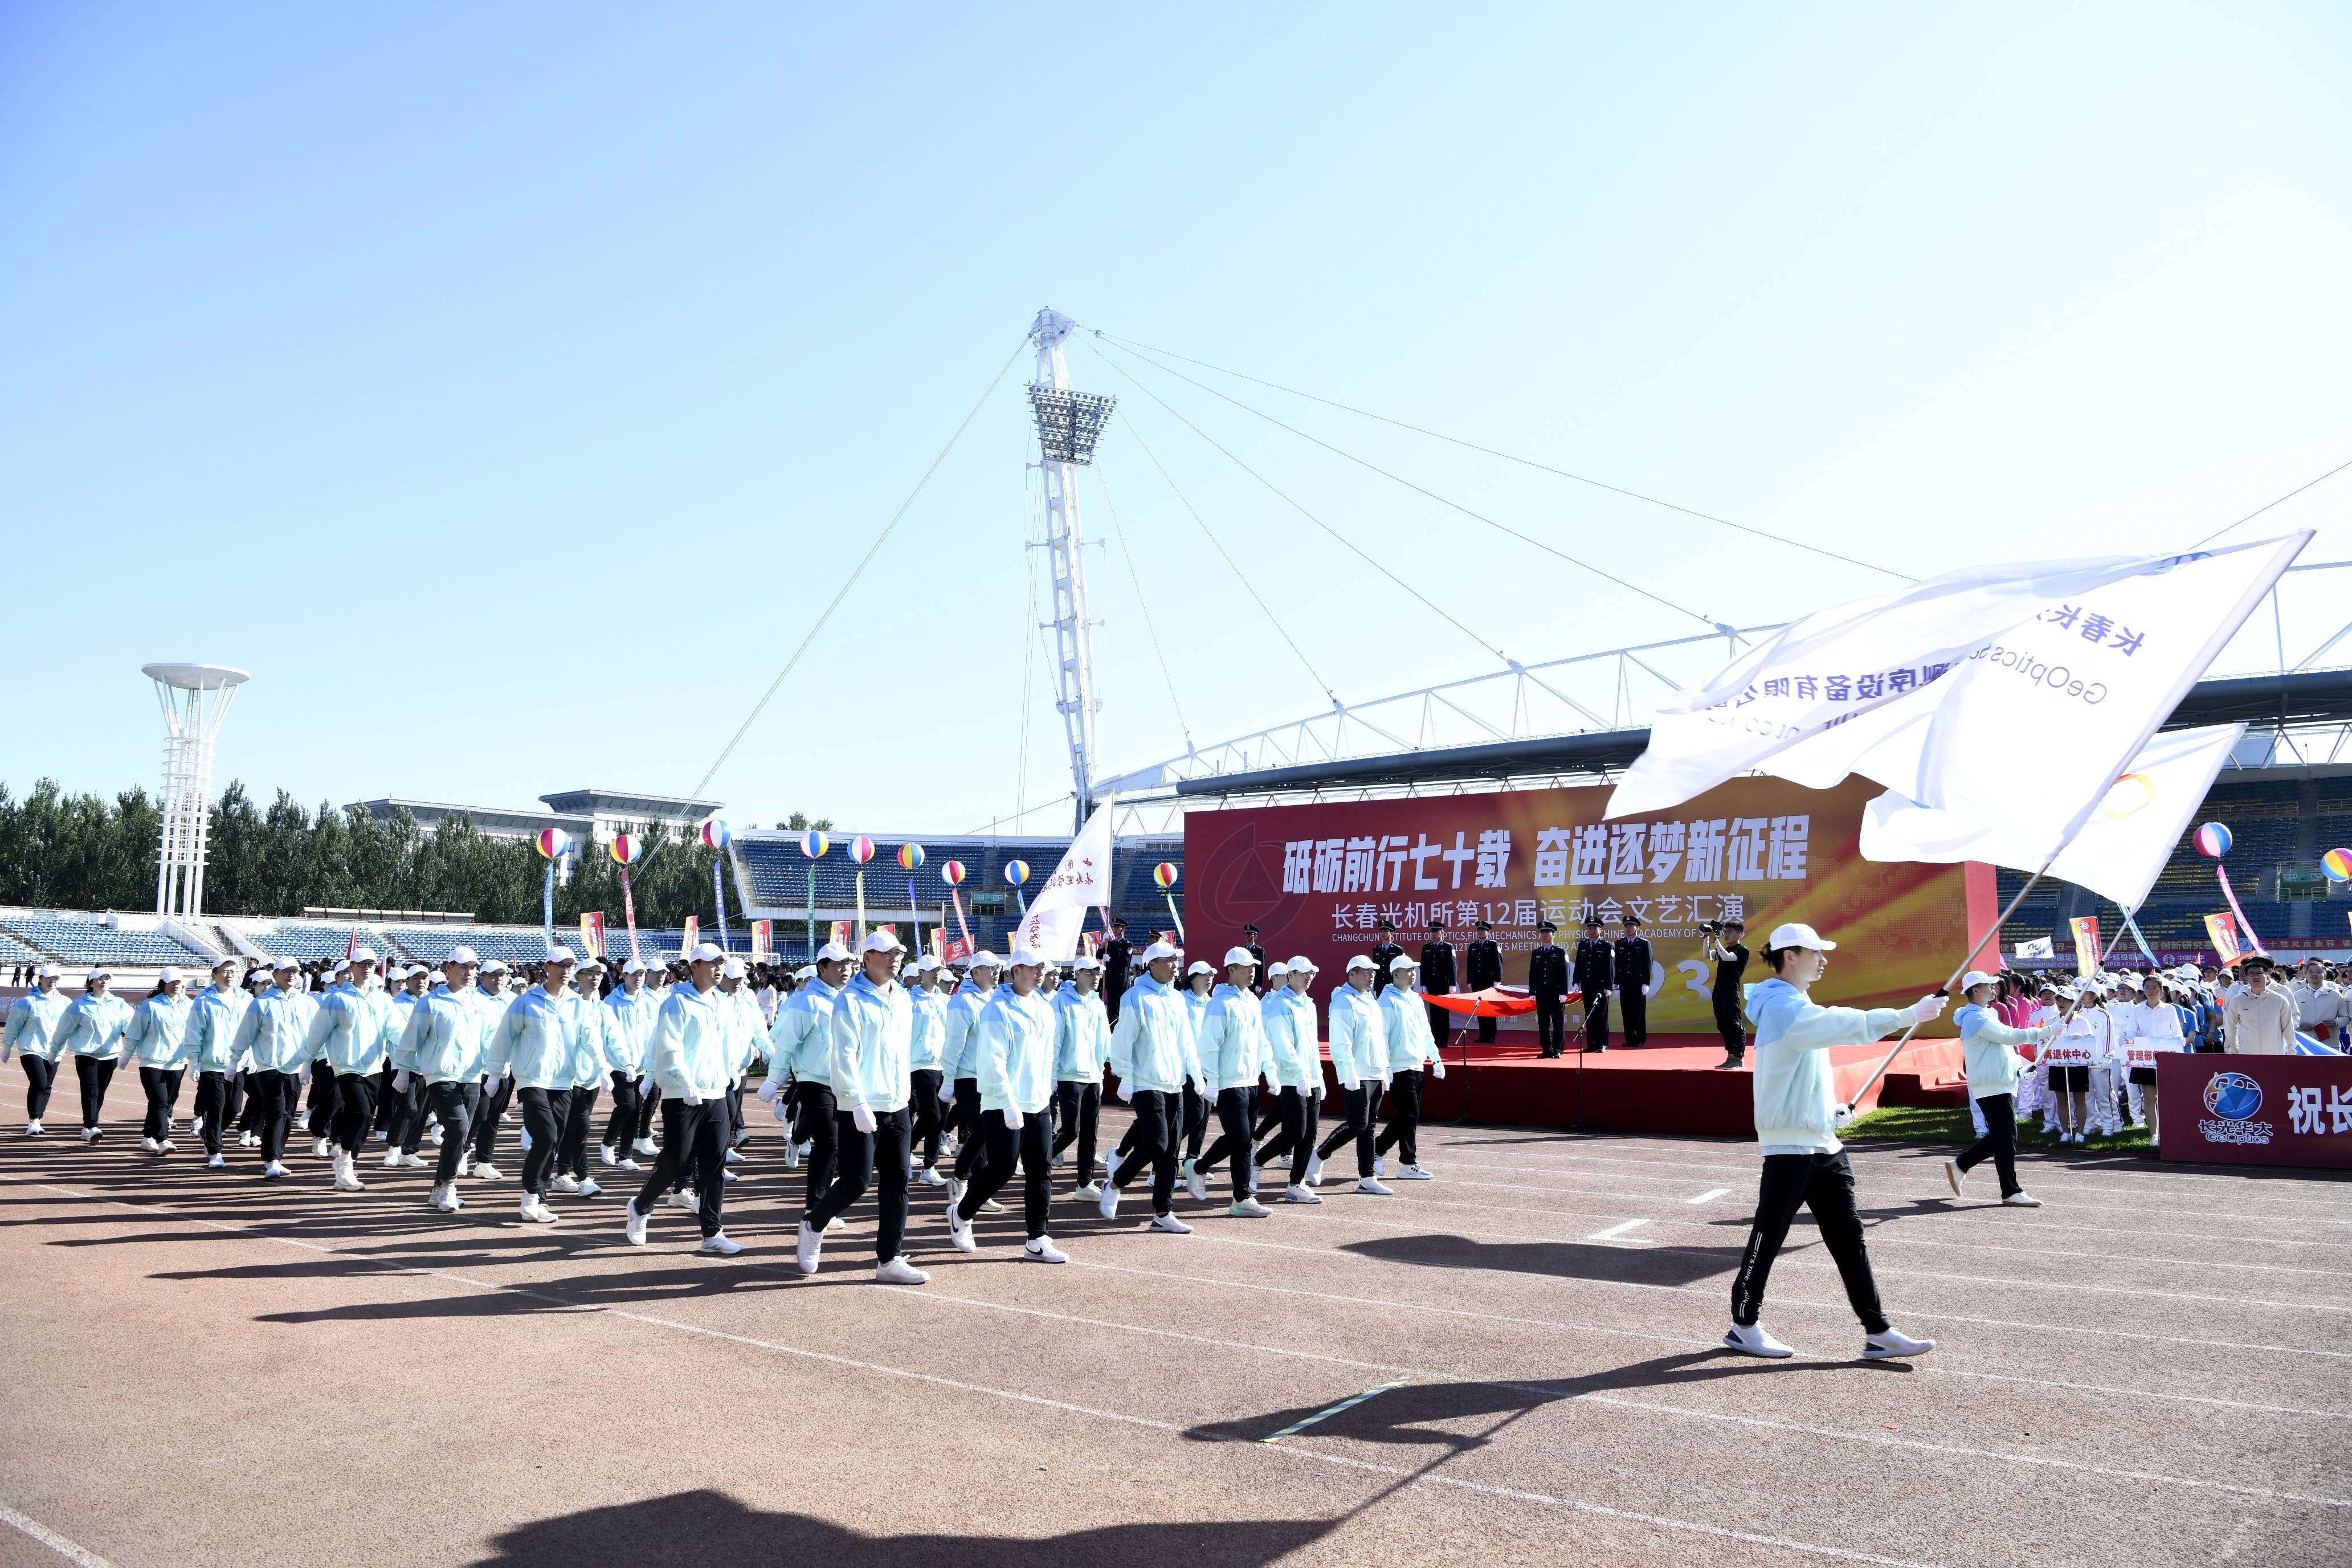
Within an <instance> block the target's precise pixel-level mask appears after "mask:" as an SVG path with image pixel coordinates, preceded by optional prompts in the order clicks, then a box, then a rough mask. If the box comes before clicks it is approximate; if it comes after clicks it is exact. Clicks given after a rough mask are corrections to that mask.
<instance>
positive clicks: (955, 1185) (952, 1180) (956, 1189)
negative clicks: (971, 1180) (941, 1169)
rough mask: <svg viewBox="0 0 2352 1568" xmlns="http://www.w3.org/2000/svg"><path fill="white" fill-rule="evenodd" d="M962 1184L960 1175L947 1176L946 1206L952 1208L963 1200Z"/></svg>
mask: <svg viewBox="0 0 2352 1568" xmlns="http://www.w3.org/2000/svg"><path fill="white" fill-rule="evenodd" d="M963 1186H964V1183H963V1178H962V1177H961V1176H950V1177H949V1178H948V1207H950V1208H953V1207H955V1206H956V1205H958V1204H960V1203H961V1202H963Z"/></svg>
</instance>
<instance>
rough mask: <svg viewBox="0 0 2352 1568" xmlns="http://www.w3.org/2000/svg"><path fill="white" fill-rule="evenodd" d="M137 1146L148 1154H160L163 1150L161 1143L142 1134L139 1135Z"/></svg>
mask: <svg viewBox="0 0 2352 1568" xmlns="http://www.w3.org/2000/svg"><path fill="white" fill-rule="evenodd" d="M139 1147H141V1148H142V1149H144V1150H145V1151H146V1152H148V1153H150V1154H160V1153H162V1152H163V1145H162V1144H161V1143H158V1142H155V1140H153V1139H152V1138H149V1137H147V1136H145V1135H143V1134H142V1136H141V1137H140V1140H139Z"/></svg>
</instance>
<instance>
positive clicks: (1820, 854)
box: [1184, 778, 1999, 1034]
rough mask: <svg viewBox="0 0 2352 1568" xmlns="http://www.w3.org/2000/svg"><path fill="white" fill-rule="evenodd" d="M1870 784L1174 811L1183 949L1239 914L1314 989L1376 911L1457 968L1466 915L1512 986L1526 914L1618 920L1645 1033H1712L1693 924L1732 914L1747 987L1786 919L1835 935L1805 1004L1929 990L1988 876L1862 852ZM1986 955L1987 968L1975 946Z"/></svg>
mask: <svg viewBox="0 0 2352 1568" xmlns="http://www.w3.org/2000/svg"><path fill="white" fill-rule="evenodd" d="M1879 793H1880V786H1879V785H1878V784H1875V783H1874V782H1872V781H1870V780H1867V779H1855V780H1850V781H1848V782H1847V783H1845V784H1840V785H1838V786H1837V787H1835V788H1833V789H1827V790H1815V789H1808V788H1806V787H1804V786H1803V785H1801V784H1790V783H1789V782H1787V781H1786V780H1782V779H1775V778H1742V779H1735V780H1733V781H1731V782H1730V783H1728V784H1720V785H1717V787H1716V788H1714V789H1711V790H1708V791H1706V792H1705V793H1704V794H1702V795H1696V796H1695V797H1693V798H1692V799H1690V800H1688V801H1685V802H1684V803H1683V804H1682V805H1677V806H1675V807H1672V808H1671V809H1668V810H1664V811H1660V812H1658V813H1656V814H1654V816H1643V817H1638V818H1633V819H1628V820H1622V821H1615V822H1612V821H1606V820H1604V819H1603V818H1602V816H1601V813H1602V811H1603V810H1604V809H1605V808H1606V807H1607V805H1608V804H1609V800H1610V791H1609V789H1608V788H1607V787H1606V786H1592V787H1587V788H1579V789H1546V790H1512V791H1503V792H1497V793H1494V794H1487V795H1447V796H1422V797H1417V798H1413V799H1406V800H1374V801H1355V802H1347V803H1330V804H1317V805H1274V806H1255V807H1245V808H1242V809H1237V810H1228V811H1194V812H1190V813H1188V814H1186V816H1185V818H1184V867H1185V877H1184V879H1185V888H1186V892H1185V908H1184V918H1185V924H1186V926H1187V928H1188V930H1189V931H1190V935H1191V938H1192V940H1191V942H1190V943H1189V944H1188V945H1189V947H1190V949H1191V951H1192V952H1196V953H1210V954H1214V953H1219V952H1223V951H1224V950H1225V949H1226V948H1228V947H1232V946H1235V945H1237V944H1239V943H1240V942H1242V941H1243V935H1242V927H1243V926H1244V925H1255V926H1256V927H1257V928H1258V931H1259V942H1260V943H1261V945H1263V946H1264V947H1265V951H1266V953H1267V956H1268V957H1269V958H1285V959H1287V958H1289V957H1291V956H1293V955H1295V954H1298V953H1305V954H1306V955H1307V957H1309V958H1311V959H1313V960H1314V961H1315V963H1317V965H1318V968H1319V973H1318V976H1317V979H1316V985H1315V992H1316V994H1317V995H1318V997H1328V994H1329V991H1330V989H1331V987H1332V986H1333V985H1334V984H1338V983H1339V980H1340V978H1341V975H1342V973H1343V972H1344V968H1345V965H1346V963H1347V961H1348V959H1349V957H1350V956H1352V955H1354V954H1356V953H1367V954H1369V953H1370V952H1371V950H1372V949H1373V948H1374V947H1375V946H1377V945H1378V944H1379V943H1380V942H1381V933H1380V931H1379V924H1380V921H1381V920H1383V919H1386V920H1388V921H1392V922H1393V923H1394V925H1395V927H1396V933H1395V937H1394V940H1395V941H1396V942H1398V943H1399V944H1400V945H1401V946H1402V947H1403V948H1404V950H1405V951H1406V952H1409V953H1414V954H1418V952H1420V948H1421V944H1422V943H1423V942H1424V941H1426V940H1428V928H1429V926H1430V924H1431V922H1433V921H1438V922H1442V923H1444V926H1445V927H1446V940H1448V941H1450V942H1453V943H1454V955H1455V969H1456V974H1457V977H1458V979H1466V977H1467V968H1468V948H1469V944H1470V943H1471V942H1473V941H1475V939H1476V937H1477V935H1478V933H1477V931H1475V929H1474V928H1475V924H1476V922H1477V921H1481V920H1485V921H1489V922H1491V924H1492V926H1493V928H1494V929H1493V931H1491V932H1490V933H1489V934H1490V935H1491V936H1492V937H1493V939H1494V940H1495V941H1496V942H1497V943H1499V944H1500V946H1501V948H1502V950H1503V979H1504V982H1505V983H1506V984H1526V983H1527V977H1528V952H1530V951H1531V950H1533V948H1534V947H1535V946H1536V944H1537V941H1538V934H1539V933H1538V931H1537V926H1538V922H1540V921H1547V920H1549V921H1552V922H1553V923H1554V924H1555V925H1557V926H1558V927H1559V931H1558V933H1557V935H1556V937H1555V940H1556V941H1558V942H1559V943H1560V944H1561V945H1562V946H1564V947H1567V948H1569V949H1570V950H1571V951H1572V950H1573V949H1574V947H1575V944H1576V942H1577V939H1578V937H1579V936H1580V934H1581V933H1580V931H1579V930H1578V927H1579V924H1580V921H1583V920H1584V919H1585V917H1586V916H1588V915H1591V916H1596V917H1598V918H1599V919H1601V921H1604V922H1606V924H1605V931H1604V934H1606V935H1607V936H1609V937H1610V938H1612V940H1613V939H1614V938H1615V937H1616V936H1617V934H1618V928H1617V925H1616V921H1617V917H1618V916H1619V915H1621V914H1631V915H1633V917H1634V918H1635V919H1636V920H1637V921H1640V922H1641V925H1642V931H1641V934H1642V935H1643V936H1645V937H1647V938H1648V939H1649V942H1650V944H1651V959H1652V966H1653V967H1652V974H1651V984H1652V987H1653V995H1652V998H1651V1002H1650V1011H1649V1021H1650V1027H1651V1030H1652V1032H1653V1033H1685V1034H1702V1033H1704V1034H1712V1033H1713V1032H1714V1014H1713V1010H1712V1006H1711V1004H1710V1001H1709V986H1710V983H1711V982H1712V980H1713V978H1714V968H1713V966H1712V965H1711V964H1709V963H1707V962H1706V959H1705V958H1704V957H1703V956H1702V954H1701V952H1700V947H1701V943H1702V942H1703V940H1704V932H1703V931H1702V930H1701V927H1702V925H1703V924H1704V923H1706V922H1709V921H1721V920H1730V919H1738V920H1744V921H1746V922H1747V927H1748V938H1747V941H1748V947H1749V948H1750V949H1751V950H1753V951H1754V952H1755V953H1756V957H1755V959H1754V961H1753V962H1752V963H1751V964H1750V965H1749V969H1748V979H1749V980H1751V981H1756V980H1762V979H1764V978H1766V977H1767V976H1768V975H1769V971H1768V970H1767V969H1766V968H1765V966H1764V961H1763V952H1762V950H1763V947H1764V942H1765V939H1766V938H1767V937H1768V936H1769V934H1770V933H1771V931H1772V928H1773V927H1774V926H1775V925H1777V924H1779V923H1780V922H1781V921H1805V922H1807V923H1809V924H1811V925H1812V926H1814V927H1815V928H1816V929H1818V930H1819V931H1822V933H1823V934H1824V935H1826V936H1829V937H1831V938H1832V940H1834V941H1836V942H1839V943H1840V946H1839V948H1838V951H1837V952H1835V953H1834V954H1833V955H1832V959H1831V963H1830V967H1829V973H1828V974H1827V975H1826V976H1825V977H1824V979H1823V980H1822V983H1821V984H1818V985H1816V986H1814V987H1813V994H1814V996H1815V997H1816V998H1817V999H1818V1000H1820V1001H1822V1002H1824V1003H1834V1004H1841V1005H1880V1004H1885V1005H1897V1006H1899V1005H1908V1004H1909V1003H1911V1002H1914V1001H1916V1000H1917V999H1918V998H1919V997H1920V996H1921V995H1922V994H1925V993H1927V991H1929V990H1932V989H1933V988H1935V987H1936V986H1937V985H1938V984H1942V983H1943V980H1944V978H1945V976H1946V975H1947V974H1948V973H1950V971H1951V969H1952V967H1953V965H1955V964H1956V963H1959V962H1960V960H1961V958H1962V956H1963V950H1964V949H1966V947H1967V946H1968V942H1969V936H1970V935H1971V934H1982V933H1984V932H1985V931H1986V930H1987V928H1988V927H1989V926H1990V924H1991V921H1992V918H1993V916H1994V915H1995V914H1996V913H1998V912H1999V906H1998V905H1996V904H1995V903H1994V902H1993V877H1992V871H1991V868H1990V867H1987V866H1984V865H1980V864H1978V865H1969V864H1959V865H1937V866H1931V865H1922V864H1918V863H1916V862H1911V861H1895V862H1887V861H1874V860H1865V859H1864V858H1862V855H1861V852H1860V849H1859V847H1858V843H1857V840H1858V837H1859V834H1860V829H1861V822H1862V810H1863V805H1864V802H1866V801H1868V800H1869V799H1870V798H1872V797H1873V796H1874V795H1877V794H1879ZM1985 958H1986V962H1988V963H1993V962H1998V950H1997V949H1996V948H1995V947H1994V946H1993V944H1992V943H1991V942H1987V943H1986V948H1985ZM1505 1026H1506V1027H1515V1026H1524V1027H1528V1028H1532V1027H1533V1024H1532V1022H1531V1021H1529V1020H1526V1019H1519V1020H1506V1021H1505ZM1931 1032H1933V1031H1931Z"/></svg>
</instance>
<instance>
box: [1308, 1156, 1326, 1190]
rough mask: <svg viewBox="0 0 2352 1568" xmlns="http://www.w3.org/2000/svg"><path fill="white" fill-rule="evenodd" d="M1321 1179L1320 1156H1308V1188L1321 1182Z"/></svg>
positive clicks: (1321, 1165) (1321, 1157) (1321, 1160)
mask: <svg viewBox="0 0 2352 1568" xmlns="http://www.w3.org/2000/svg"><path fill="white" fill-rule="evenodd" d="M1322 1179H1323V1156H1322V1155H1320V1154H1309V1155H1307V1185H1308V1186H1310V1187H1311V1186H1313V1185H1314V1184H1316V1183H1318V1182H1319V1181H1321V1180H1322Z"/></svg>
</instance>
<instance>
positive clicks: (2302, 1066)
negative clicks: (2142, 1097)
mask: <svg viewBox="0 0 2352 1568" xmlns="http://www.w3.org/2000/svg"><path fill="white" fill-rule="evenodd" d="M2156 1086H2157V1101H2158V1105H2159V1107H2160V1108H2161V1110H2162V1112H2163V1121H2164V1145H2163V1149H2164V1157H2165V1158H2166V1159H2167V1160H2187V1161H2197V1162H2202V1163H2220V1164H2231V1165H2303V1166H2309V1167H2315V1168H2319V1169H2325V1170H2339V1171H2340V1170H2352V1057H2336V1056H2326V1057H2241V1056H2217V1055H2211V1054H2203V1053H2200V1054H2197V1055H2189V1054H2185V1053H2179V1052H2168V1053H2166V1054H2165V1055H2163V1056H2160V1057H2158V1058H2157V1063H2156Z"/></svg>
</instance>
